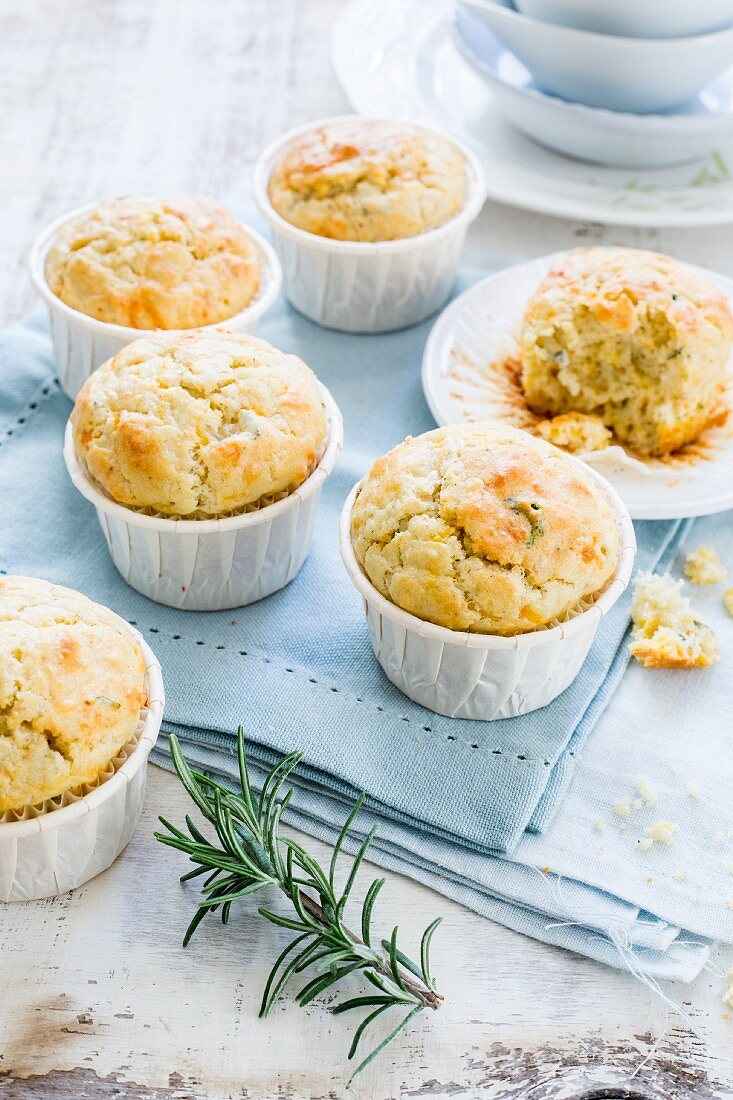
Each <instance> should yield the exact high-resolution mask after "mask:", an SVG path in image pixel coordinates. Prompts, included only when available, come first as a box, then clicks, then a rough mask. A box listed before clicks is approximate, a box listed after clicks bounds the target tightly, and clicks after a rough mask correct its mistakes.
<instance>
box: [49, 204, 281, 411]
mask: <svg viewBox="0 0 733 1100" xmlns="http://www.w3.org/2000/svg"><path fill="white" fill-rule="evenodd" d="M95 206H96V203H91V204H89V205H88V206H82V207H79V209H78V210H74V211H72V212H71V213H70V214H64V216H63V217H61V218H58V219H57V220H56V221H55V222H53V223H52V224H51V225H49V227H48V228H47V229H45V230H44V231H43V233H41V235H40V236H39V237H38V238H37V239H36V242H35V244H34V245H33V247H32V249H31V254H30V274H31V281H32V283H33V285H34V287H35V288H36V290H37V291H38V293H39V294H40V295H41V297H42V298H43V300H44V301H45V303H46V305H47V306H48V310H49V316H50V320H51V338H52V341H53V354H54V360H55V363H56V374H57V375H58V379H59V383H60V385H61V389H62V390H63V391H64V393H65V394H66V395H67V397H70V398H71V400H72V401H73V400H74V399H75V398H76V395H77V394H78V392H79V390H80V389H81V388H82V386H83V385H84V383H85V382H86V380H87V378H88V377H89V375H90V374H91V373H92V371H95V370H96V369H97V367H99V366H101V365H102V363H105V362H106V361H107V359H110V358H111V357H112V356H113V355H116V354H117V352H118V351H121V350H122V348H124V347H126V346H127V344H131V343H132V341H133V340H138V339H140V337H141V336H150V335H152V333H153V332H155V331H157V330H156V329H139V328H128V327H127V326H125V325H113V324H109V323H108V322H106V321H98V320H97V319H96V318H95V317H89V316H88V315H87V314H86V313H81V312H80V311H79V310H78V309H73V308H72V307H71V306H67V305H66V303H65V302H62V301H61V299H60V298H59V297H58V296H57V295H56V294H54V292H53V291H52V290H51V288H50V286H49V285H48V282H47V280H46V272H45V268H46V256H47V255H48V251H49V249H50V248H51V245H52V244H53V242H54V240H55V239H56V237H57V235H58V233H59V230H60V229H61V228H62V226H64V225H65V224H66V223H67V222H69V221H73V220H74V219H75V218H78V217H79V216H80V215H82V214H86V213H87V212H88V211H89V210H93V209H94V207H95ZM243 228H244V230H245V232H246V233H247V235H248V236H249V237H250V239H251V240H252V243H253V244H254V246H255V250H256V252H257V258H258V260H259V265H260V286H259V288H258V290H257V293H256V295H255V296H254V298H253V299H252V301H251V302H250V303H249V305H248V306H246V308H245V309H243V310H242V311H241V312H240V313H235V314H234V316H233V317H227V318H226V319H225V320H223V321H217V322H216V324H215V325H205V326H203V327H204V328H226V329H233V330H234V331H235V332H248V333H252V334H253V333H255V332H256V330H257V324H258V322H259V321H260V319H261V318H262V316H263V315H264V314H265V313H266V312H267V310H268V309H269V308H270V307H271V306H272V304H273V302H274V301H275V299H276V298H277V296H278V294H279V293H280V286H281V284H282V272H281V270H280V263H279V261H278V258H277V255H276V254H275V251H274V249H273V248H272V246H271V245H270V244H269V243H268V242H267V241H266V240H265V239H264V237H262V236H260V234H259V233H257V232H255V230H254V229H251V228H250V227H249V226H248V225H243ZM166 331H169V332H172V331H177V330H173V329H168V330H166ZM186 331H191V330H186Z"/></svg>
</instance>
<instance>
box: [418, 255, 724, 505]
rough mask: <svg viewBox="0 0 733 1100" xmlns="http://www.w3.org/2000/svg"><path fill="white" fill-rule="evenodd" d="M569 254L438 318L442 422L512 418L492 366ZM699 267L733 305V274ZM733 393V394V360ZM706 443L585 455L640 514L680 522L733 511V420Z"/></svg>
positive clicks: (435, 365)
mask: <svg viewBox="0 0 733 1100" xmlns="http://www.w3.org/2000/svg"><path fill="white" fill-rule="evenodd" d="M567 254H568V253H567V252H556V253H554V254H553V255H552V256H542V257H541V258H540V259H537V260H531V261H530V262H529V263H525V264H519V265H517V266H516V267H509V268H506V269H505V270H503V271H499V272H497V273H496V274H494V275H489V276H488V277H487V278H485V279H482V280H481V281H480V282H478V283H476V284H475V285H474V286H472V287H470V289H469V290H467V291H465V293H463V294H461V295H460V297H458V298H456V299H455V300H454V301H453V302H451V304H450V305H449V306H448V307H447V308H446V309H445V310H444V311H443V312H442V313H441V315H440V316H439V317H438V320H437V321H436V322H435V324H434V326H433V328H432V330H431V333H430V337H429V339H428V342H427V344H426V346H425V353H424V355H423V364H422V384H423V390H424V392H425V398H426V400H427V402H428V405H429V406H430V411H431V412H432V414H433V416H434V417H435V420H436V421H437V423H438V424H439V425H441V426H442V425H444V424H457V423H465V422H466V421H475V420H490V419H493V418H495V417H499V418H505V419H506V413H507V404H506V402H505V400H504V398H503V394H502V390H501V386H494V385H493V384H491V382H490V381H489V379H491V378H493V377H494V375H493V373H492V372H491V371H490V370H489V369H488V368H490V365H491V364H492V363H497V362H500V361H502V360H503V359H505V357H506V356H507V355H508V354H511V353H512V352H513V351H515V350H516V334H517V333H518V331H519V325H520V322H521V319H522V316H523V313H524V309H525V306H526V304H527V299H528V298H529V296H530V294H532V293H533V292H534V290H536V288H537V286H538V285H539V283H540V282H541V280H542V279H543V278H544V277H545V275H546V274H547V272H548V270H549V269H550V267H551V266H552V265H553V264H554V263H556V262H557V261H558V260H560V259H561V258H562V257H564V256H567ZM693 270H697V271H698V272H699V273H700V274H702V275H705V276H706V277H707V278H708V279H710V281H711V282H712V283H714V284H715V286H717V287H718V288H719V289H720V290H721V291H722V292H723V293H724V294H725V295H726V297H727V298H728V299H729V300H730V302H731V305H732V306H733V279H727V278H725V277H724V276H722V275H718V274H717V273H715V272H712V271H705V270H703V269H702V268H694V269H693ZM728 392H729V395H733V360H732V362H731V385H730V386H729V388H728ZM511 403H512V401H511V399H510V405H511ZM509 422H510V423H511V422H514V423H516V421H513V420H511V419H510V420H509ZM518 426H521V424H520V425H518ZM699 442H700V443H701V444H702V445H701V446H700V448H699V451H700V455H701V457H700V458H699V459H698V460H696V461H692V462H684V463H683V462H682V461H679V460H676V459H674V458H672V460H670V461H669V462H657V461H650V462H648V463H640V462H637V461H636V460H634V459H633V458H630V457H628V456H626V455H625V454H624V452H623V451H622V450H621V448H620V447H616V446H614V447H609V448H608V449H607V450H606V451H597V452H595V453H594V454H592V455H588V456H583V457H584V458H585V461H586V462H588V463H589V464H590V465H592V466H594V467H595V468H596V469H598V470H599V472H600V473H602V474H603V475H604V476H605V477H606V478H607V479H608V481H610V482H611V484H612V485H613V487H614V489H615V490H616V492H617V493H618V494H619V496H620V497H621V499H622V500H623V502H624V504H625V505H626V507H627V508H628V510H629V512H630V514H631V516H632V518H633V519H678V518H682V517H687V516H704V515H709V514H710V513H712V512H722V511H725V509H727V508H733V476H732V471H733V424H732V423H728V424H726V425H724V426H723V427H720V428H710V429H708V430H707V431H706V433H704V435H703V437H701V440H700V441H699Z"/></svg>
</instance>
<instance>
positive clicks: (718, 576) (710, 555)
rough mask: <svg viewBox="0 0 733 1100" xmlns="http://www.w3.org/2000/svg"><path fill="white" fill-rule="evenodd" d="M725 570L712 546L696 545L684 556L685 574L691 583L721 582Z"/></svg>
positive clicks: (724, 575)
mask: <svg viewBox="0 0 733 1100" xmlns="http://www.w3.org/2000/svg"><path fill="white" fill-rule="evenodd" d="M727 575H728V574H727V571H726V568H725V566H724V565H723V563H722V561H721V560H720V558H719V557H718V551H717V550H715V549H714V548H713V547H712V546H698V547H697V549H696V550H693V551H692V553H690V554H688V555H687V557H686V558H685V576H686V577H687V579H688V581H692V583H693V584H721V583H722V582H723V581H724V580H725V578H726V577H727Z"/></svg>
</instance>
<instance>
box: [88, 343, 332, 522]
mask: <svg viewBox="0 0 733 1100" xmlns="http://www.w3.org/2000/svg"><path fill="white" fill-rule="evenodd" d="M71 420H72V425H73V430H74V444H75V448H76V453H77V456H78V458H79V459H80V461H81V462H82V464H83V466H84V467H85V468H86V470H87V471H88V473H89V474H90V475H91V477H92V478H93V480H94V481H96V482H97V483H98V484H99V486H100V487H101V488H102V489H103V490H104V492H105V493H107V494H108V495H109V496H110V497H112V499H113V500H116V501H118V502H119V503H120V504H124V505H127V506H128V507H132V508H137V509H144V510H148V511H154V512H160V513H163V514H164V515H168V516H180V517H189V518H202V517H206V516H219V515H224V514H226V513H229V512H235V511H240V510H242V509H244V508H245V507H246V506H247V505H252V504H255V503H256V502H259V501H261V499H262V498H263V497H266V496H269V495H272V494H277V493H281V492H285V491H288V490H292V489H295V488H297V486H298V485H301V484H302V483H303V481H305V479H306V478H307V477H308V475H309V474H310V473H311V471H312V470H313V468H314V466H315V464H316V461H317V459H318V456H319V454H320V451H321V449H322V447H323V444H324V442H325V439H326V433H327V424H326V416H325V413H324V409H323V396H322V391H321V388H320V386H319V384H318V381H317V380H316V377H315V375H314V374H313V372H312V371H311V369H310V368H309V367H307V366H306V365H305V363H304V362H303V361H302V360H301V359H298V358H297V356H295V355H285V354H284V353H283V352H281V351H278V350H277V348H274V347H272V346H271V345H270V344H268V343H266V342H265V341H264V340H258V339H257V338H256V337H254V336H247V335H245V334H243V333H236V332H231V331H228V330H226V329H198V330H196V331H194V332H190V333H163V332H161V333H156V334H154V335H151V336H145V337H142V338H141V339H140V340H135V341H134V343H132V344H128V346H127V347H126V348H123V349H122V351H121V352H118V354H117V355H115V356H114V357H113V358H112V359H109V360H108V361H107V362H106V363H104V364H103V365H102V366H101V367H100V368H99V369H98V370H96V371H95V372H94V373H93V374H92V375H91V376H90V377H89V378H88V379H87V381H86V383H85V384H84V386H83V388H82V390H81V392H80V393H79V395H78V397H77V399H76V404H75V406H74V410H73V412H72V416H71Z"/></svg>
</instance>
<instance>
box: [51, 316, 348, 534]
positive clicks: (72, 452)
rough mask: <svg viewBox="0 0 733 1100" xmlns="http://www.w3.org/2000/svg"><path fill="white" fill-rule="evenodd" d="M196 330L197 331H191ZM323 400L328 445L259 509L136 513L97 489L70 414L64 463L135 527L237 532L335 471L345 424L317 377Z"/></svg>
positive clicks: (296, 500) (273, 515) (101, 505)
mask: <svg viewBox="0 0 733 1100" xmlns="http://www.w3.org/2000/svg"><path fill="white" fill-rule="evenodd" d="M191 331H195V330H191ZM317 381H318V385H319V387H320V390H321V394H322V397H323V402H324V405H325V407H326V416H327V419H328V438H327V442H326V448H325V450H324V452H323V454H322V455H321V458H320V460H319V462H318V465H317V466H316V468H315V470H313V472H312V473H311V474H310V475H309V476H308V477H307V478H306V479H305V481H304V482H303V483H302V484H301V485H299V486H298V487H297V488H296V489H293V491H292V492H291V493H288V495H287V496H286V497H283V498H282V500H276V501H274V502H273V503H272V504H267V505H265V507H264V508H259V509H258V510H257V511H256V512H242V513H240V514H239V515H235V516H224V517H223V518H222V519H216V518H213V519H176V518H173V517H170V518H169V517H167V516H150V515H147V514H146V513H145V512H137V511H135V509H134V508H128V507H127V506H126V505H124V504H120V503H119V502H118V501H116V500H113V499H112V498H111V497H109V496H107V495H106V494H105V493H104V492H103V491H102V490H101V489H99V488H97V486H96V485H95V484H94V482H93V481H92V480H91V478H90V477H89V475H88V474H87V472H86V470H85V469H84V467H83V466H82V464H81V462H80V461H79V459H78V457H77V454H76V448H75V447H74V436H73V428H72V424H71V417H69V419H68V420H67V422H66V428H65V430H64V451H63V453H64V462H65V463H66V469H67V471H68V473H69V477H70V478H71V480H72V482H73V483H74V486H75V487H76V488H77V489H78V490H79V492H80V493H81V494H82V496H84V497H86V499H87V500H89V501H91V503H92V504H93V505H94V507H95V508H96V509H97V510H98V511H100V512H104V513H105V514H106V515H109V516H113V517H115V518H117V519H121V520H122V521H123V522H124V523H126V524H128V525H130V526H132V527H144V528H147V529H148V530H152V531H165V532H167V533H168V534H179V535H184V534H196V535H205V534H210V533H212V532H215V531H217V532H222V533H224V532H226V531H236V530H240V529H242V528H244V527H257V526H258V525H259V524H262V523H269V522H271V521H272V520H274V519H277V517H278V516H280V515H282V514H283V513H284V512H287V511H289V509H291V508H293V507H295V505H296V504H297V505H300V504H302V503H303V502H304V501H305V500H307V498H308V497H309V496H312V494H313V493H315V492H316V490H318V489H320V488H321V486H322V485H323V483H324V482H325V481H326V479H327V478H328V477H329V476H330V475H331V474H332V473H333V469H334V467H335V465H336V459H337V457H338V454H339V452H340V450H341V448H342V446H343V441H344V424H343V417H342V415H341V410H340V409H339V407H338V405H337V404H336V402H335V401H334V399H333V397H332V395H331V393H330V391H329V390H328V389H326V387H325V386H324V385H323V383H322V382H321V381H320V380H318V379H317Z"/></svg>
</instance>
